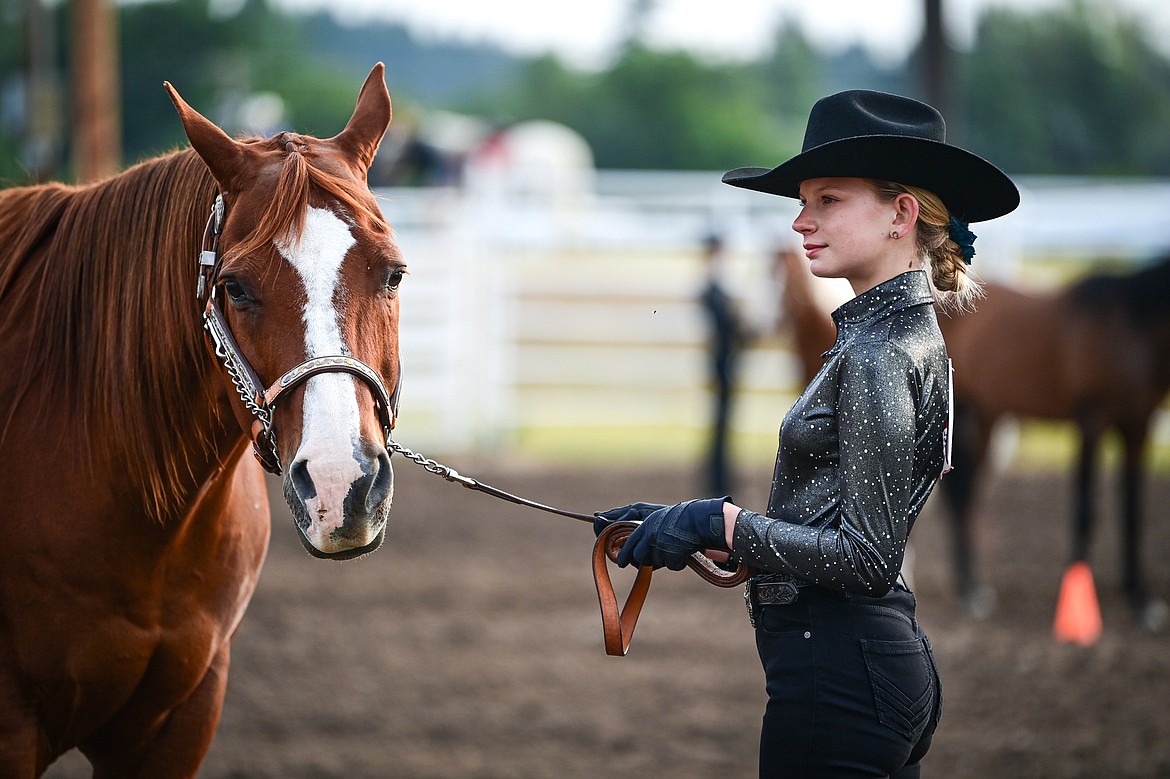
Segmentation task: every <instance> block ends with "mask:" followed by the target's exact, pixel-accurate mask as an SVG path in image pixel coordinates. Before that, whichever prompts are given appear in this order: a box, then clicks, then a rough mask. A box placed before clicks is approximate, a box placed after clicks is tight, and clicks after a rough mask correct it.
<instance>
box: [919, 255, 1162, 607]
mask: <svg viewBox="0 0 1170 779" xmlns="http://www.w3.org/2000/svg"><path fill="white" fill-rule="evenodd" d="M939 325H940V326H941V328H942V331H943V336H944V338H945V339H946V343H947V349H948V351H949V352H950V354H951V358H952V359H953V361H954V365H955V404H956V409H955V412H956V433H955V453H954V461H955V470H954V472H953V473H951V474H950V475H948V476H947V477H946V478H945V479H943V481H942V490H941V492H942V494H943V495H944V496H945V497H946V499H947V501H948V503H949V504H950V506H951V509H952V515H953V518H954V520H955V523H956V525H955V530H956V533H955V549H954V560H955V572H956V576H957V584H958V586H959V588H960V592H961V593H962V594H964V595H965V596H967V597H969V598H974V599H976V600H978V599H979V596H978V595H977V593H978V592H979V590H980V589H981V586H980V585H979V583H978V577H977V576H976V574H975V565H974V561H973V551H972V548H973V546H974V538H973V534H974V532H973V522H974V505H975V502H974V497H975V485H976V482H977V479H978V477H979V473H980V471H981V470H982V466H983V464H984V458H985V454H986V451H987V445H988V441H989V439H990V435H991V431H992V427H993V425H994V424H995V422H996V420H998V419H999V418H1000V417H1001V416H1004V415H1016V416H1023V417H1035V418H1042V419H1058V420H1071V421H1073V422H1075V424H1076V426H1077V429H1078V431H1079V433H1080V454H1079V461H1078V464H1077V468H1076V479H1075V487H1074V490H1075V492H1074V512H1075V514H1074V522H1073V544H1072V550H1071V551H1072V559H1073V561H1087V560H1088V555H1089V546H1090V541H1091V535H1092V530H1093V524H1094V505H1095V500H1094V493H1095V490H1094V483H1095V478H1094V476H1095V472H1096V470H1097V451H1098V447H1099V444H1100V442H1101V438H1102V436H1103V435H1104V434H1105V433H1107V432H1109V431H1110V430H1115V431H1116V432H1117V433H1119V434H1120V437H1121V442H1122V447H1123V463H1122V471H1121V479H1120V490H1121V506H1122V511H1121V518H1122V526H1123V543H1122V570H1123V574H1122V575H1123V581H1122V585H1123V588H1124V591H1125V593H1126V595H1127V596H1128V599H1129V602H1130V604H1131V606H1132V607H1133V609H1134V611H1135V614H1136V616H1137V618H1138V619H1139V621H1141V622H1142V623H1144V624H1145V625H1146V626H1147V627H1149V628H1151V629H1156V628H1159V627H1161V624H1162V623H1163V622H1164V620H1165V612H1166V607H1165V604H1163V603H1162V602H1161V601H1160V600H1156V599H1151V598H1150V596H1149V593H1148V592H1147V588H1146V585H1145V582H1144V579H1143V577H1142V573H1141V549H1140V538H1141V524H1142V490H1143V475H1144V470H1143V460H1144V457H1145V454H1146V449H1147V443H1148V439H1149V432H1150V425H1151V420H1152V417H1153V415H1154V413H1155V412H1156V411H1157V409H1158V407H1159V406H1160V405H1161V404H1162V402H1163V400H1164V399H1165V397H1166V393H1167V391H1168V390H1170V257H1166V258H1164V259H1162V260H1161V261H1160V262H1157V263H1155V264H1152V265H1150V266H1148V267H1145V268H1143V269H1141V270H1139V271H1137V272H1135V273H1132V274H1129V275H1124V276H1113V275H1092V276H1088V277H1086V278H1084V279H1082V280H1080V281H1079V282H1077V283H1074V284H1072V285H1071V286H1069V287H1067V288H1064V289H1062V290H1058V291H1056V292H1054V293H1048V294H1026V293H1024V292H1021V291H1018V290H1014V289H1011V288H1009V287H1005V286H1000V285H988V289H987V297H986V298H985V299H984V300H982V301H980V303H979V304H978V307H977V310H976V311H975V312H974V313H971V314H965V315H962V316H954V317H949V318H948V317H947V316H940V317H939Z"/></svg>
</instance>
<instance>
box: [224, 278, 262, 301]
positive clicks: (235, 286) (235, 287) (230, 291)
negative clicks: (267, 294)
mask: <svg viewBox="0 0 1170 779" xmlns="http://www.w3.org/2000/svg"><path fill="white" fill-rule="evenodd" d="M223 291H224V292H226V293H227V296H228V298H229V299H230V300H231V301H232V304H233V305H237V306H246V305H248V304H249V303H253V302H255V301H254V300H253V298H252V296H251V295H250V294H248V290H246V289H244V285H243V284H241V283H240V282H238V281H236V280H235V279H224V281H223Z"/></svg>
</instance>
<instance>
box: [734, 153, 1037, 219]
mask: <svg viewBox="0 0 1170 779" xmlns="http://www.w3.org/2000/svg"><path fill="white" fill-rule="evenodd" d="M836 177H849V178H866V179H878V180H881V181H893V182H896V183H898V184H908V185H911V186H915V187H921V188H923V189H925V190H928V191H930V192H933V193H934V194H936V195H938V197H939V198H940V199H941V200H942V201H943V204H944V205H945V206H946V207H947V210H948V211H950V212H951V214H952V215H953V216H956V217H958V218H959V219H961V220H963V221H965V222H983V221H986V220H988V219H994V218H996V217H998V216H1003V215H1004V214H1007V213H1009V212H1011V211H1013V210H1015V208H1016V206H1018V205H1019V204H1020V192H1019V190H1018V189H1016V185H1015V184H1013V183H1012V180H1011V179H1010V178H1008V177H1007V174H1005V173H1004V172H1003V171H1001V170H1000V169H999V168H997V167H995V166H994V165H992V164H991V163H990V162H988V161H987V160H985V159H983V158H982V157H980V156H978V155H976V154H972V153H971V152H969V151H966V150H965V149H960V148H959V147H957V146H951V145H950V144H946V143H940V142H938V141H931V140H927V139H925V138H911V137H906V136H901V135H868V136H864V137H858V138H846V139H843V140H839V141H831V142H829V143H826V144H823V145H821V146H817V147H814V148H812V149H809V150H808V151H806V152H802V153H801V154H798V155H796V156H795V157H793V158H792V159H790V160H788V161H786V162H783V163H781V164H780V165H777V166H776V167H775V168H771V169H769V168H736V169H735V170H732V171H728V172H727V173H725V174H724V175H723V183H725V184H730V185H731V186H733V187H741V188H743V189H751V190H755V191H757V192H767V193H769V194H773V195H782V196H784V197H793V198H799V197H800V184H801V182H802V181H808V180H809V179H816V178H836Z"/></svg>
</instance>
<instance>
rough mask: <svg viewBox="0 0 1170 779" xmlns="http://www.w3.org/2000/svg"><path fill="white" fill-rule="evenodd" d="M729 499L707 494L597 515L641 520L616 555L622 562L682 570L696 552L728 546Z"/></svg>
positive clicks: (595, 522)
mask: <svg viewBox="0 0 1170 779" xmlns="http://www.w3.org/2000/svg"><path fill="white" fill-rule="evenodd" d="M728 500H730V498H727V497H723V498H704V499H701V500H689V501H687V502H685V503H676V504H675V505H673V506H658V505H656V504H652V503H634V504H632V505H630V506H626V507H624V508H622V509H612V510H610V511H607V512H603V513H601V514H599V515H598V516H599V517H604V518H606V519H609V520H610V521H612V522H616V521H620V520H625V519H632V520H638V519H640V520H641V521H642V524H641V525H639V526H638V528H637V529H636V530H634V532H633V533H632V534H631V535H630V537H629V538H628V539H627V540H626V543H625V546H623V547H622V551H621V553H620V554H619V555H618V559H617V564H618V565H619V566H621V567H625V566H627V565H630V564H631V563H633V564H634V565H637V566H644V565H650V566H653V567H654V568H662V567H666V568H669V569H670V570H672V571H680V570H682V568H683V567H684V566H685V565H686V564H687V558H688V557H690V556H691V554H693V553H694V552H698V551H702V550H704V549H724V550H726V549H727V541H726V535H725V529H724V528H725V525H724V521H723V504H724V503H726V502H727V501H728ZM623 512H624V513H623ZM596 527H597V521H596V520H595V521H594V528H595V529H596ZM602 529H604V526H603V527H602ZM598 532H600V531H598Z"/></svg>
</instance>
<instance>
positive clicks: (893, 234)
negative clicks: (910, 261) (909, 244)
mask: <svg viewBox="0 0 1170 779" xmlns="http://www.w3.org/2000/svg"><path fill="white" fill-rule="evenodd" d="M890 237H891V238H893V239H894V240H895V241H896V240H898V239H899V238H900V237H901V236H900V235H898V231H897V230H895V231H894V232H892V233H890Z"/></svg>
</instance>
